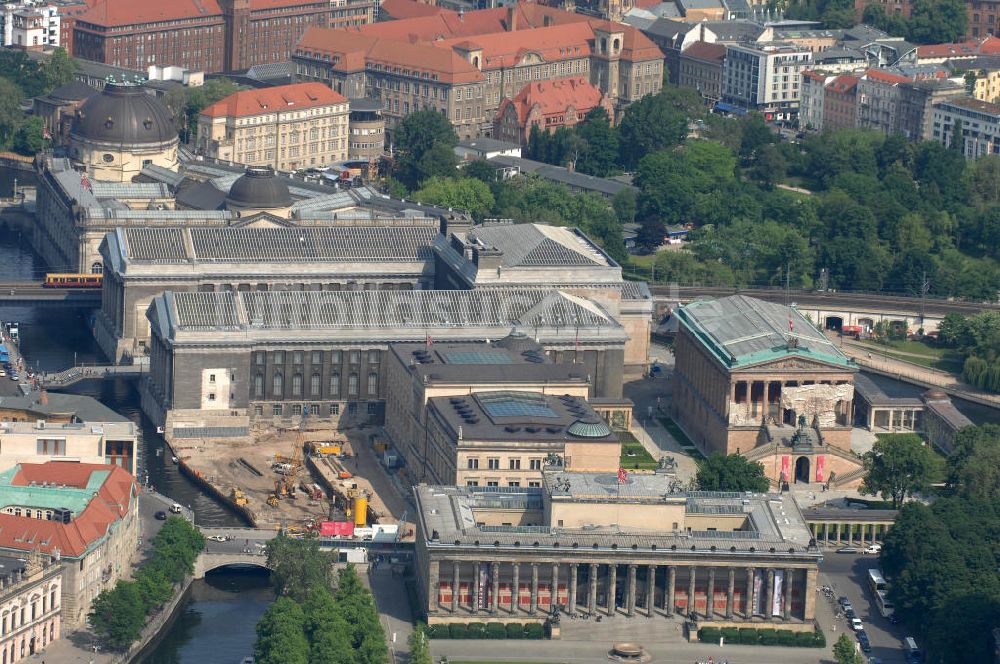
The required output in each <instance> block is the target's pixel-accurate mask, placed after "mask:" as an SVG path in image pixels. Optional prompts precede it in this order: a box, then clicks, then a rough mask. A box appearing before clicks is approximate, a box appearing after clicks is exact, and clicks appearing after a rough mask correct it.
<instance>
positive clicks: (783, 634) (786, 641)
mask: <svg viewBox="0 0 1000 664" xmlns="http://www.w3.org/2000/svg"><path fill="white" fill-rule="evenodd" d="M776 635H777V637H778V645H779V646H794V645H795V636H796V634H795V632H792V631H790V630H787V629H779V630H778V631H777V632H776Z"/></svg>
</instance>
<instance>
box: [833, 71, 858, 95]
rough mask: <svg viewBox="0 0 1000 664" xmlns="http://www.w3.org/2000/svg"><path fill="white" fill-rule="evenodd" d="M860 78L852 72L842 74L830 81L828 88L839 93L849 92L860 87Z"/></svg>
mask: <svg viewBox="0 0 1000 664" xmlns="http://www.w3.org/2000/svg"><path fill="white" fill-rule="evenodd" d="M859 80H860V79H859V78H858V77H857V76H852V75H851V74H842V75H840V76H838V77H837V78H835V79H833V80H832V81H830V84H829V85H828V86H827V88H826V89H827V90H829V91H831V92H835V93H837V94H841V95H843V94H848V93H850V92H851V91H852V90H854V89H855V88H857V87H858V81H859Z"/></svg>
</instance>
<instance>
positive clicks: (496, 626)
mask: <svg viewBox="0 0 1000 664" xmlns="http://www.w3.org/2000/svg"><path fill="white" fill-rule="evenodd" d="M486 638H487V639H505V638H507V631H506V630H505V629H504V627H503V623H495V622H494V623H488V624H487V625H486Z"/></svg>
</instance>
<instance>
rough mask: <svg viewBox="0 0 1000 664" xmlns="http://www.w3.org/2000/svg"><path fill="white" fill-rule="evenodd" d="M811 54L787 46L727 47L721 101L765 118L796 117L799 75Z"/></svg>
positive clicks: (798, 48)
mask: <svg viewBox="0 0 1000 664" xmlns="http://www.w3.org/2000/svg"><path fill="white" fill-rule="evenodd" d="M811 61H812V52H811V51H810V50H809V49H808V48H803V47H800V46H794V45H791V44H783V43H771V44H730V45H727V46H726V64H725V66H724V67H723V83H722V101H723V102H724V103H726V104H729V105H731V106H734V107H736V108H741V109H746V110H754V111H759V112H761V113H763V114H764V116H765V117H766V118H767V119H769V120H770V119H775V120H783V119H790V118H793V117H795V116H797V115H798V111H799V99H800V92H801V79H802V72H803V71H804V70H806V69H808V68H809V65H810V63H811Z"/></svg>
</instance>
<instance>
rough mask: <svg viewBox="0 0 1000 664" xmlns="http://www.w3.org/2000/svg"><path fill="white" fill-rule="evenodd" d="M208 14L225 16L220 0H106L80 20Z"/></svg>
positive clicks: (123, 21)
mask: <svg viewBox="0 0 1000 664" xmlns="http://www.w3.org/2000/svg"><path fill="white" fill-rule="evenodd" d="M204 16H219V17H220V18H221V17H222V10H221V9H220V8H219V5H218V3H217V2H216V0H104V1H103V2H97V3H95V4H94V5H93V6H92V7H91V8H90V10H89V11H87V12H86V13H84V14H82V15H81V16H80V18H79V19H78V20H79V21H85V22H87V23H94V24H95V25H103V26H108V27H112V26H121V25H141V24H143V23H155V22H158V21H176V20H180V19H185V18H197V17H204Z"/></svg>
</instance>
